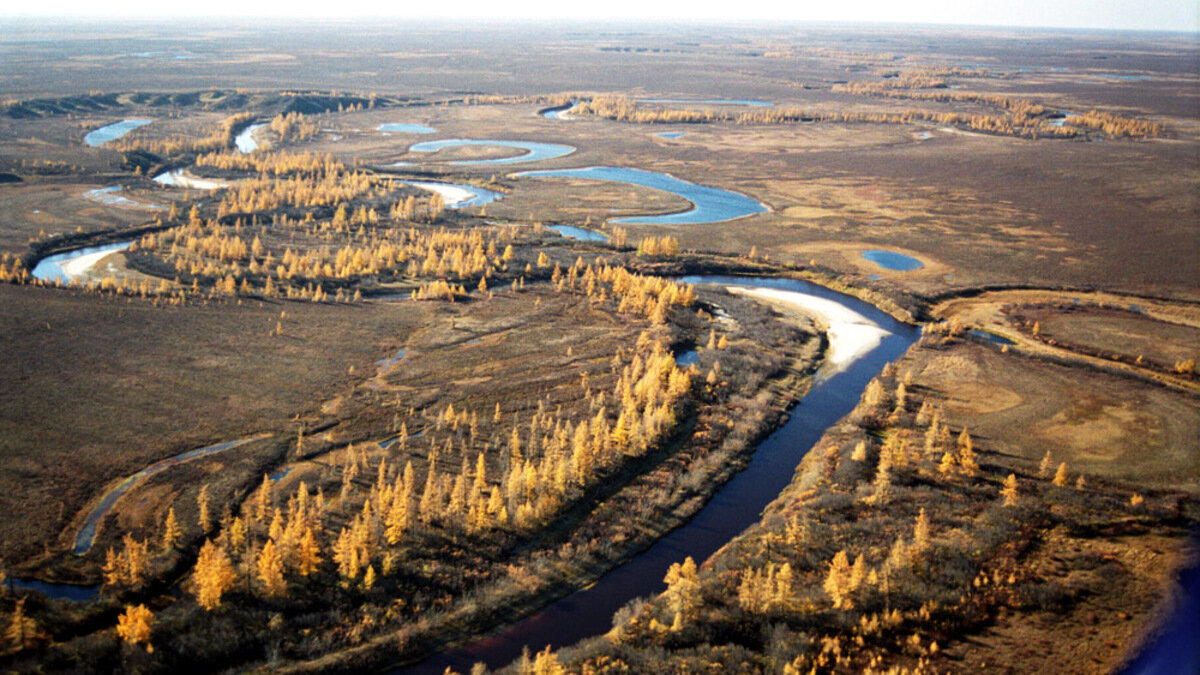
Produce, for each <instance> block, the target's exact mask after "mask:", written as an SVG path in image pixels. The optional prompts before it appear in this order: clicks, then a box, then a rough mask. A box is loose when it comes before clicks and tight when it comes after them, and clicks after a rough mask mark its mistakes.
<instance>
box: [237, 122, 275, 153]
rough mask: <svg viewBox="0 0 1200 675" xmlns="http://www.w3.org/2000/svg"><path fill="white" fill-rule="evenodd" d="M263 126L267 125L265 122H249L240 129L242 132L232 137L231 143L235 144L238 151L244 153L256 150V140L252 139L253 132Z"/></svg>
mask: <svg viewBox="0 0 1200 675" xmlns="http://www.w3.org/2000/svg"><path fill="white" fill-rule="evenodd" d="M265 126H267V125H266V123H262V124H251V125H250V126H248V127H246V128H245V129H242V133H240V134H238V135H237V137H236V138H234V139H233V144H234V145H236V146H237V149H238V152H240V153H242V154H243V155H245V154H249V153H251V152H254V151H255V150H257V149H258V141H256V140H254V132H255V131H258V130H259V129H261V128H263V127H265Z"/></svg>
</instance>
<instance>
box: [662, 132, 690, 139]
mask: <svg viewBox="0 0 1200 675" xmlns="http://www.w3.org/2000/svg"><path fill="white" fill-rule="evenodd" d="M654 135H655V136H658V137H659V138H683V137H684V136H686V135H687V132H686V131H663V132H661V133H657V134H654Z"/></svg>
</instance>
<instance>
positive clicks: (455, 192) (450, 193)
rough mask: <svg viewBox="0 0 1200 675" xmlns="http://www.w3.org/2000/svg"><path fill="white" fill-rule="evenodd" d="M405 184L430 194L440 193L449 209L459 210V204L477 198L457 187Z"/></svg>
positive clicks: (414, 181)
mask: <svg viewBox="0 0 1200 675" xmlns="http://www.w3.org/2000/svg"><path fill="white" fill-rule="evenodd" d="M404 182H405V183H407V184H408V185H411V186H413V187H419V188H421V189H422V190H429V191H430V192H436V193H438V194H439V195H441V196H442V200H443V201H444V202H445V204H446V208H448V209H453V208H457V207H458V205H459V204H462V203H463V202H469V201H471V200H472V199H474V198H475V193H473V192H471V191H470V190H467V189H464V188H460V187H458V186H457V185H449V184H447V183H433V182H425V181H416V180H410V181H404Z"/></svg>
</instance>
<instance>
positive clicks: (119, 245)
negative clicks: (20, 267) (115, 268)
mask: <svg viewBox="0 0 1200 675" xmlns="http://www.w3.org/2000/svg"><path fill="white" fill-rule="evenodd" d="M132 243H133V241H132V240H130V241H119V242H114V243H112V244H104V245H102V246H88V247H86V248H77V249H73V250H70V251H64V252H62V253H55V254H54V255H48V256H46V257H45V258H42V259H41V260H39V261H38V262H37V265H34V267H33V270H32V271H31V274H33V278H34V279H39V280H41V281H44V282H46V283H51V284H52V283H55V282H58V283H60V284H69V283H71V282H72V281H75V280H76V279H78V278H80V277H81V276H83V275H84V274H86V273H87V272H88V270H90V269H91V268H92V266H93V265H95V264H96V263H97V262H99V261H100V259H101V258H104V257H105V256H107V255H109V254H111V253H115V252H117V251H124V250H125V249H127V248H129V246H130V244H132Z"/></svg>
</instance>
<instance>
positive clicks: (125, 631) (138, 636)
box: [117, 605, 154, 652]
mask: <svg viewBox="0 0 1200 675" xmlns="http://www.w3.org/2000/svg"><path fill="white" fill-rule="evenodd" d="M153 626H154V614H153V613H151V612H150V610H149V609H147V608H146V606H145V605H137V606H136V607H135V606H133V605H126V606H125V613H124V614H122V615H121V616H119V617H117V636H118V637H120V638H121V639H122V640H124V641H125V642H128V643H129V644H131V645H136V644H138V643H144V644H145V645H146V651H147V652H153V651H154V647H152V646H151V645H150V629H151V627H153Z"/></svg>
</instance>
